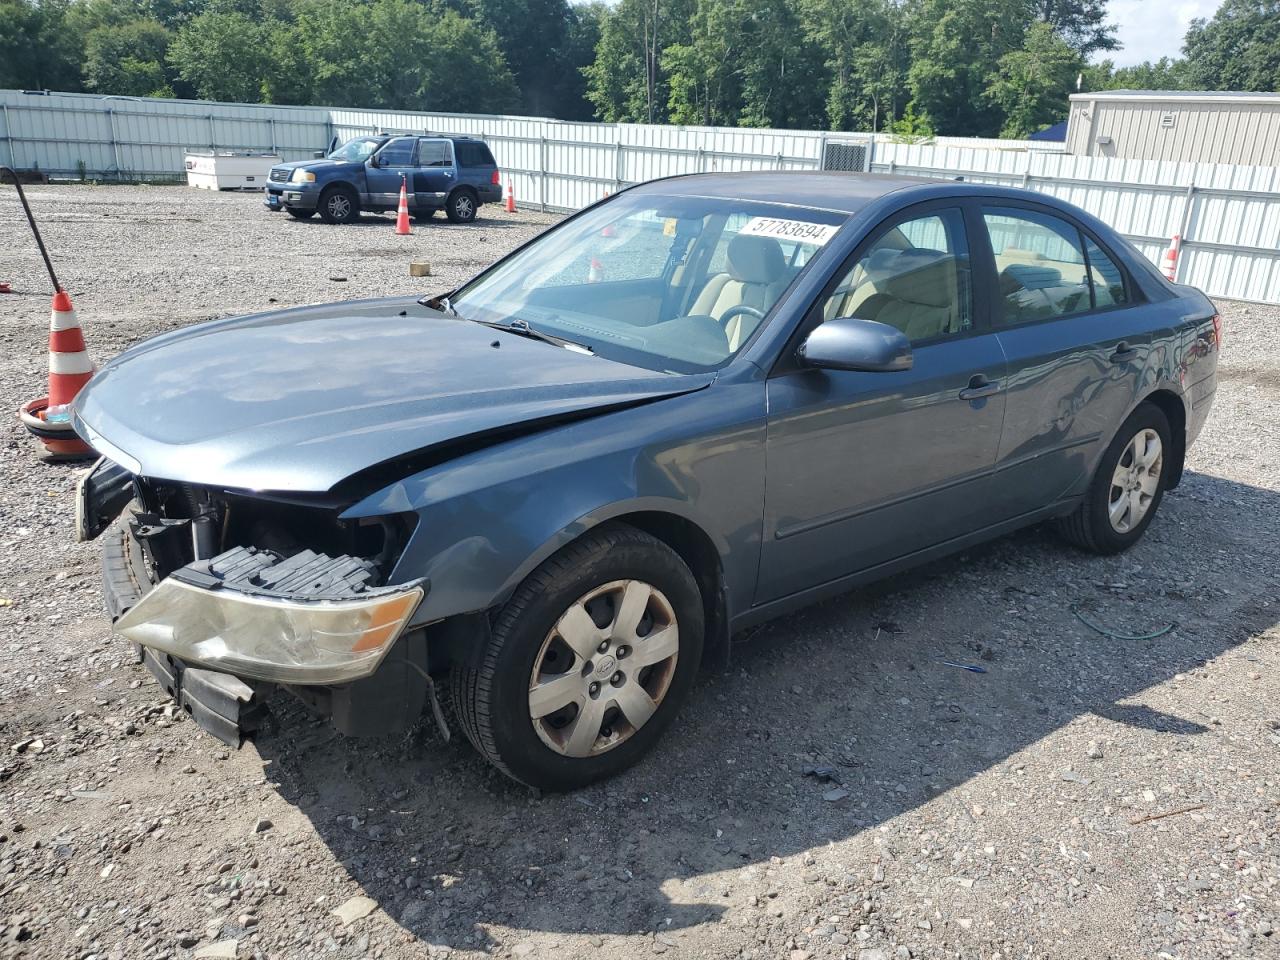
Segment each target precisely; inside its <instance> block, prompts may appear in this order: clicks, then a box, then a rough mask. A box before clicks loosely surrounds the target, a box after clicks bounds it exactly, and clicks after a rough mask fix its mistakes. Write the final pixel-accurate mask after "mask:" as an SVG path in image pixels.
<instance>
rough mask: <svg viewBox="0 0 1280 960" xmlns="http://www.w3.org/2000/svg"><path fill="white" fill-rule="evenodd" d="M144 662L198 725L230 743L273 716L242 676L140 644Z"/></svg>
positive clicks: (235, 744)
mask: <svg viewBox="0 0 1280 960" xmlns="http://www.w3.org/2000/svg"><path fill="white" fill-rule="evenodd" d="M139 649H140V651H141V655H142V665H143V666H145V667H146V668H147V670H148V671H149V672H150V673H151V675H152V676H153V677H155V678H156V680H157V681H158V682H159V684H160V686H162V687H164V689H165V690H166V691H167V692H168V694H169V696H171V697H173V699H174V701H175V702H176V703H177V704H178V706H180V707H181V708H182V709H183V710H184V711H185V712H186V713H187V714H189V715H190V717H191V719H192V720H194V721H195V722H196V725H197V726H199V727H200V729H201V730H204V731H205V732H206V733H209V734H212V735H213V736H215V737H217V738H218V739H219V740H221V741H222V742H223V743H225V744H227V745H228V746H231V747H237V748H238V747H240V745H241V744H242V743H243V742H244V740H245V738H246V737H247V736H249V735H251V734H253V733H255V732H257V731H258V730H260V729H261V728H262V727H263V725H264V724H265V723H266V722H267V721H268V719H269V718H270V713H269V712H268V710H267V707H266V704H265V703H263V702H262V697H261V696H260V695H259V691H258V690H256V689H254V688H253V687H251V686H249V684H247V683H245V682H244V681H243V680H241V679H240V678H239V677H233V676H231V675H230V674H227V673H216V672H214V671H212V670H201V669H199V668H197V667H192V666H190V665H188V664H186V663H184V662H183V661H181V660H177V659H175V658H174V657H171V656H169V655H168V654H167V653H159V652H157V651H155V650H148V649H146V648H145V647H141V648H139Z"/></svg>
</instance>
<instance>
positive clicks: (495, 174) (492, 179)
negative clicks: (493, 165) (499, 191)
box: [489, 170, 501, 187]
mask: <svg viewBox="0 0 1280 960" xmlns="http://www.w3.org/2000/svg"><path fill="white" fill-rule="evenodd" d="M489 182H490V183H492V184H493V185H494V186H495V187H496V186H497V185H498V184H499V183H501V181H500V180H499V179H498V171H497V170H495V171H493V176H492V177H490V178H489Z"/></svg>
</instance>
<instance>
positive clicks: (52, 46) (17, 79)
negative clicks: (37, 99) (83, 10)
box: [0, 0, 81, 91]
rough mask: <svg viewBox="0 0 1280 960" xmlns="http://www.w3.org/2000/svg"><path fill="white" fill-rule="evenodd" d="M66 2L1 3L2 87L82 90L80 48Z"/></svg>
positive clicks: (13, 0)
mask: <svg viewBox="0 0 1280 960" xmlns="http://www.w3.org/2000/svg"><path fill="white" fill-rule="evenodd" d="M67 13H68V4H67V3H66V2H65V0H39V2H36V0H0V87H6V88H9V87H12V88H17V89H29V90H72V91H75V90H79V89H81V85H80V67H79V61H80V57H81V45H80V41H79V37H78V36H76V35H75V34H74V33H72V32H70V31H68V30H67V29H66V18H67Z"/></svg>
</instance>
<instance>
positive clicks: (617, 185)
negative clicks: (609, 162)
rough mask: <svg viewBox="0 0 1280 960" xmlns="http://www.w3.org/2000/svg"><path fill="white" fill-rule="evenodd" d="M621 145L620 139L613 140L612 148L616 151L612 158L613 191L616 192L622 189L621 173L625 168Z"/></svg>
mask: <svg viewBox="0 0 1280 960" xmlns="http://www.w3.org/2000/svg"><path fill="white" fill-rule="evenodd" d="M623 149H624V148H623V146H622V141H621V140H615V141H614V150H615V151H616V153H615V156H614V158H613V192H614V193H617V192H618V191H619V190H621V189H622V174H623V172H624V171H625V170H626V163H627V161H626V159H625V157H624V154H623Z"/></svg>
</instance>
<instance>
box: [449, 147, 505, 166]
mask: <svg viewBox="0 0 1280 960" xmlns="http://www.w3.org/2000/svg"><path fill="white" fill-rule="evenodd" d="M454 149H455V150H456V151H457V154H458V165H459V166H461V167H492V166H495V164H494V162H493V155H492V154H490V153H489V148H488V147H486V146H485V145H484V144H483V143H467V142H465V141H464V142H461V143H456V144H454Z"/></svg>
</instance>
